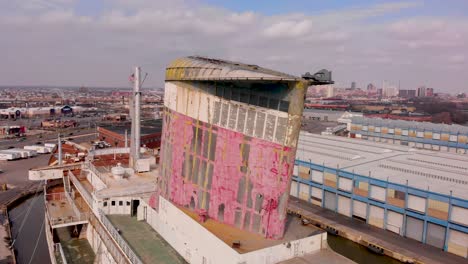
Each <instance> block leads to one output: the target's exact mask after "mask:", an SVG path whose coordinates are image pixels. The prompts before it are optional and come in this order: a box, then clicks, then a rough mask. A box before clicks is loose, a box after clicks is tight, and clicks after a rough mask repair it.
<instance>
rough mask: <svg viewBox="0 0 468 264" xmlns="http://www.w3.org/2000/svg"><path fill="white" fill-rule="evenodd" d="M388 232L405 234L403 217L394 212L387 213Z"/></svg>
mask: <svg viewBox="0 0 468 264" xmlns="http://www.w3.org/2000/svg"><path fill="white" fill-rule="evenodd" d="M387 230H389V231H392V232H394V233H397V234H400V235H402V234H403V215H402V214H399V213H397V212H393V211H387Z"/></svg>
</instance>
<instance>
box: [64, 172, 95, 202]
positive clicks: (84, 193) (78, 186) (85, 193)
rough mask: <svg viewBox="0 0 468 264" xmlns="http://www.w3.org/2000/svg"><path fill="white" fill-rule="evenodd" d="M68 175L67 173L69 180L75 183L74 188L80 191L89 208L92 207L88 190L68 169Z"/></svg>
mask: <svg viewBox="0 0 468 264" xmlns="http://www.w3.org/2000/svg"><path fill="white" fill-rule="evenodd" d="M68 175H69V177H70V179H71V181H72V182H73V185H75V187H76V189H77V190H78V191H79V192H80V194H81V197H83V198H84V199H85V201H86V203H88V206H89V207H90V208H93V197H92V196H91V194H90V193H89V192H88V190H86V188H85V187H84V186H83V185H82V184H81V182H80V180H78V178H76V176H75V174H73V173H72V172H71V171H69V172H68Z"/></svg>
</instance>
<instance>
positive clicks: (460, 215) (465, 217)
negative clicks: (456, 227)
mask: <svg viewBox="0 0 468 264" xmlns="http://www.w3.org/2000/svg"><path fill="white" fill-rule="evenodd" d="M451 218H452V219H451V220H452V221H453V222H456V223H460V224H463V225H466V226H468V209H466V208H462V207H458V206H453V207H452V216H451Z"/></svg>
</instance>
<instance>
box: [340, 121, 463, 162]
mask: <svg viewBox="0 0 468 264" xmlns="http://www.w3.org/2000/svg"><path fill="white" fill-rule="evenodd" d="M348 130H349V131H350V137H351V138H358V139H364V140H369V141H377V142H384V143H390V144H396V145H404V146H410V147H413V148H419V149H428V150H435V151H444V152H453V153H460V154H466V153H468V127H466V126H460V125H445V124H435V123H429V122H411V121H404V120H390V119H380V118H366V117H353V118H352V120H351V123H350V124H349V127H348Z"/></svg>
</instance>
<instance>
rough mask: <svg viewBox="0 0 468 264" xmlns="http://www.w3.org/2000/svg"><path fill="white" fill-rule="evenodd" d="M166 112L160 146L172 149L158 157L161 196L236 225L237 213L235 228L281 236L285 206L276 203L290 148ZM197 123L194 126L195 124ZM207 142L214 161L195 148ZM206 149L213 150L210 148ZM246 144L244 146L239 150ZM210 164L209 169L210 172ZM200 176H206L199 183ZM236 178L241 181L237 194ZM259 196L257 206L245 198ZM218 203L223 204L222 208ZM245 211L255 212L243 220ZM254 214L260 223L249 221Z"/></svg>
mask: <svg viewBox="0 0 468 264" xmlns="http://www.w3.org/2000/svg"><path fill="white" fill-rule="evenodd" d="M166 116H169V118H166V119H165V122H167V123H166V124H165V126H164V131H163V135H164V136H163V140H164V142H163V147H162V149H163V150H162V151H164V149H167V148H168V147H169V146H170V148H172V149H171V152H170V153H169V152H163V157H162V161H161V167H162V169H161V171H162V173H164V175H162V176H163V178H165V179H164V181H168V183H169V184H168V186H167V190H166V192H162V194H163V196H166V195H167V196H166V197H167V198H169V200H171V201H172V202H174V203H175V204H177V205H181V206H185V207H188V208H190V207H194V208H193V209H194V210H201V209H204V210H207V211H208V215H209V217H210V218H214V219H216V220H218V221H221V222H225V223H228V224H231V225H235V224H236V223H235V222H236V214H237V217H238V218H239V217H240V219H237V222H238V227H240V228H242V229H246V230H249V231H252V232H255V233H261V234H263V235H265V236H267V237H271V238H280V237H281V236H282V235H283V232H284V226H285V222H284V221H285V210H284V208H285V207H284V206H283V207H282V210H281V211H279V206H278V205H279V204H280V203H281V202H280V200H281V197H282V196H283V194H284V193H286V194H289V190H288V184H289V182H290V180H291V179H290V175H291V171H292V166H293V164H294V151H293V149H292V148H290V147H284V146H281V145H279V144H275V143H272V142H268V141H265V140H261V139H257V138H252V137H248V136H245V135H243V134H241V133H239V132H235V131H232V130H228V129H225V128H222V127H217V126H210V125H209V124H206V123H202V122H200V121H197V120H195V119H192V118H190V117H187V116H184V115H182V114H179V113H176V112H172V111H170V110H168V109H166ZM197 126H198V129H194V128H195V127H197ZM194 131H195V133H194ZM205 132H206V133H205ZM197 134H198V135H201V136H199V137H200V139H199V140H200V141H201V142H200V146H198V144H197V143H196V142H198V140H197V139H196V138H197ZM207 136H208V137H207ZM194 142H195V143H194ZM207 144H208V145H207ZM210 144H216V147H215V148H211V149H213V150H214V160H213V161H211V160H210V159H209V156H210V153H203V151H197V148H202V149H203V148H204V146H209V145H210ZM207 149H208V152H210V151H211V150H210V148H209V147H207ZM245 149H248V151H242V150H245ZM204 154H205V155H204ZM243 155H244V156H243ZM246 156H247V157H246ZM169 159H170V160H171V162H170V164H171V166H170V167H169V166H168V165H169V162H168V160H169ZM200 164H206V165H200ZM190 166H191V169H190ZM184 167H185V168H184ZM210 167H212V168H213V171H212V174H211V173H210V169H209V168H210ZM201 168H204V169H201ZM184 170H185V171H184ZM189 171H190V173H188V172H189ZM201 174H203V175H201ZM195 179H196V180H195ZM200 179H204V180H203V182H200ZM209 182H210V183H209ZM240 183H243V185H244V186H243V188H241V190H242V191H241V193H240V192H239V189H240V188H239V184H240ZM246 183H247V184H246ZM248 185H251V190H247V191H245V189H249V187H248ZM241 187H242V186H241ZM164 193H165V194H166V195H164ZM239 194H242V196H243V197H239ZM199 195H201V196H202V197H205V199H206V197H207V196H209V199H208V201H207V204H203V203H200V199H199V198H198V197H199ZM201 200H204V199H201ZM258 200H260V201H261V202H260V205H259V208H255V206H253V205H252V204H251V203H249V201H254V202H253V203H254V204H255V201H258ZM283 200H284V198H283ZM285 202H287V201H283V203H285ZM191 204H192V205H191ZM220 207H222V208H224V209H223V212H221V213H220V210H219V209H220ZM246 213H249V215H251V216H254V217H249V218H250V219H247V220H248V221H246V219H245V215H246ZM256 217H257V218H258V219H260V226H256V224H255V222H254V221H253V220H254V219H255V218H256ZM239 223H241V225H240V226H239Z"/></svg>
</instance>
